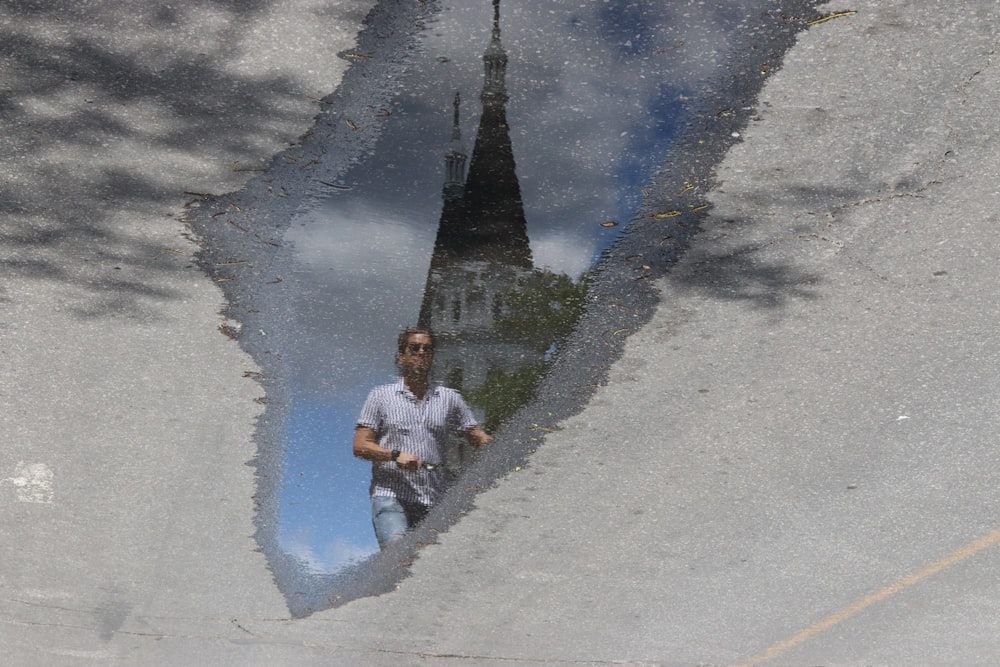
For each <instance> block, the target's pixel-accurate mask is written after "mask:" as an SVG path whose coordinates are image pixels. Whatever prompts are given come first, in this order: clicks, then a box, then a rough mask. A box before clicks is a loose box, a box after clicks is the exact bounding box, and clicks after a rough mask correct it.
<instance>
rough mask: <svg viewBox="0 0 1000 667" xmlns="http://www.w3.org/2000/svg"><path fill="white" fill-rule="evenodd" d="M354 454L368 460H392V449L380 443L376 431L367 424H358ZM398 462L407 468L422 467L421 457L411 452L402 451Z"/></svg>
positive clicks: (397, 459)
mask: <svg viewBox="0 0 1000 667" xmlns="http://www.w3.org/2000/svg"><path fill="white" fill-rule="evenodd" d="M353 449H354V455H355V456H357V457H358V458H359V459H365V460H366V461H391V460H392V450H390V449H386V448H385V447H382V446H381V445H379V444H378V438H377V437H376V436H375V431H374V430H373V429H371V428H369V427H367V426H358V427H357V429H355V431H354V448H353ZM396 464H397V465H398V466H399V467H401V468H406V469H407V470H416V469H417V468H419V467H420V459H419V458H417V457H416V456H414V455H413V454H410V453H409V452H400V453H399V456H398V457H397V458H396Z"/></svg>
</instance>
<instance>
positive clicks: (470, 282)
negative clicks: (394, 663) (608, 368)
mask: <svg viewBox="0 0 1000 667" xmlns="http://www.w3.org/2000/svg"><path fill="white" fill-rule="evenodd" d="M807 4H808V3H796V6H797V7H798V11H799V12H800V14H799V15H801V13H802V12H804V11H805V10H804V9H803V7H804V6H805V5H807ZM714 5H715V3H700V2H677V3H672V4H670V5H669V6H666V7H665V6H664V3H661V2H640V1H631V2H630V1H625V0H607V1H604V2H580V3H567V2H564V1H561V0H560V1H555V0H552V1H548V2H546V1H536V2H532V3H517V4H515V3H511V2H509V0H508V2H506V3H503V4H501V3H500V2H498V1H493V2H491V1H490V0H481V1H478V2H475V3H458V4H449V3H440V4H436V3H431V2H428V3H426V4H422V5H418V3H405V4H403V3H394V2H385V3H382V4H380V6H379V7H378V8H376V10H375V11H374V12H373V14H372V15H371V16H370V18H369V26H368V28H367V29H366V31H365V32H364V33H362V35H361V38H360V42H359V45H358V48H357V49H356V50H352V51H351V52H348V53H345V54H343V56H344V57H345V58H348V59H350V60H352V62H353V63H354V65H353V66H352V68H351V70H350V71H349V72H348V74H347V76H346V77H345V80H344V83H343V84H342V86H341V89H340V90H339V91H338V92H337V93H335V94H334V95H332V96H331V98H329V99H328V100H327V101H326V104H325V106H324V110H323V113H322V114H321V116H320V117H319V120H318V122H317V126H316V128H314V130H313V132H312V133H311V136H309V137H308V138H306V139H305V140H304V141H303V142H302V144H301V145H300V146H294V147H292V148H290V149H289V151H288V152H286V153H285V154H282V155H280V156H278V157H277V158H276V159H275V161H274V162H273V163H272V165H271V166H270V168H269V169H268V171H267V173H265V174H263V175H262V176H261V177H260V178H258V179H255V181H254V182H252V183H251V184H250V185H248V187H247V189H246V190H244V191H243V192H241V193H236V194H234V195H231V196H227V197H219V198H216V199H214V200H211V201H206V202H205V203H204V204H203V205H202V206H201V208H200V209H199V213H198V215H199V216H200V220H199V221H198V222H197V223H196V228H197V229H198V231H199V233H200V234H201V235H202V236H203V238H205V239H206V246H207V247H206V264H208V265H209V266H210V268H211V269H212V271H213V274H214V275H215V276H216V277H217V279H218V280H220V281H221V284H222V285H223V286H224V288H225V289H226V290H227V296H228V297H229V299H230V302H231V304H232V305H231V308H230V314H231V316H232V317H233V318H234V319H237V320H239V321H240V322H241V323H242V330H241V331H240V333H239V338H240V342H241V344H242V345H243V346H244V347H245V348H246V349H248V350H249V351H250V352H251V353H252V354H253V355H254V357H255V359H256V360H257V361H258V363H259V364H260V365H261V367H262V369H263V371H264V377H263V378H261V380H262V383H263V384H264V386H265V387H266V388H267V395H268V401H269V403H268V407H267V411H266V413H265V416H264V418H263V419H262V420H261V423H260V425H259V428H258V440H259V444H260V456H259V458H258V460H257V461H256V465H257V470H258V474H259V479H260V482H259V485H260V492H259V494H258V498H257V501H258V504H259V516H258V528H259V531H258V539H260V541H261V543H262V547H263V548H264V551H265V553H267V555H268V558H269V560H270V562H271V564H272V567H273V568H274V571H275V576H276V579H277V581H278V584H279V587H281V589H282V591H283V592H284V593H285V595H286V597H288V599H289V600H290V606H291V607H292V610H293V613H308V612H310V611H312V610H315V609H316V608H322V607H323V606H329V605H330V604H336V603H337V602H338V601H340V600H344V599H350V598H351V597H355V596H357V595H359V594H364V593H365V592H366V591H367V592H373V591H376V590H384V589H387V588H386V586H387V584H386V581H390V580H392V578H393V577H398V576H399V573H398V569H399V568H398V559H397V562H396V567H395V568H393V567H390V566H388V565H386V563H385V562H384V561H386V557H384V556H379V555H378V547H377V544H376V542H375V539H374V534H373V531H372V526H371V518H370V509H369V500H368V484H369V480H370V473H371V466H370V464H369V463H367V462H365V461H361V460H359V459H356V458H354V457H353V456H352V454H351V441H352V437H353V431H354V421H355V419H356V417H357V416H358V412H359V410H360V408H361V405H362V403H363V402H364V399H365V396H366V395H367V393H368V391H369V390H370V389H371V388H372V387H374V386H375V385H377V384H381V383H384V382H387V381H390V380H391V379H392V377H393V376H394V375H395V338H396V335H397V334H398V333H399V331H400V330H402V329H403V328H405V327H407V326H413V325H423V326H429V327H431V328H432V329H433V330H434V331H435V332H436V333H437V335H438V337H439V339H438V346H437V351H436V354H435V361H434V366H435V378H436V379H437V380H439V381H441V382H443V383H445V384H447V385H449V386H453V387H455V388H458V389H460V390H461V391H462V392H463V394H464V395H465V396H466V398H467V400H468V401H469V402H470V403H471V404H472V405H473V407H474V411H475V412H476V413H477V415H478V417H479V418H480V419H481V420H482V423H483V424H484V425H485V426H486V428H487V430H491V431H493V432H496V433H499V434H500V437H498V438H497V440H496V441H495V442H494V443H492V444H491V446H490V447H491V448H493V449H496V448H504V451H502V452H496V451H491V452H490V453H489V456H487V457H486V458H487V459H489V458H490V457H492V458H491V460H489V461H483V462H477V461H476V457H475V455H473V454H472V453H471V452H468V451H466V450H465V449H464V448H462V447H461V446H460V445H456V446H455V447H454V448H453V449H452V451H451V453H450V460H449V467H450V468H451V473H452V474H453V475H458V474H460V473H461V472H462V471H463V469H465V468H468V467H469V466H470V465H472V466H476V465H479V466H480V469H479V470H478V471H477V473H476V474H477V479H482V478H486V479H485V482H483V483H488V482H489V481H490V479H495V477H496V476H499V475H501V474H502V473H503V471H504V470H505V469H509V467H507V466H510V465H512V462H515V461H516V460H517V458H518V457H523V456H524V455H525V454H526V452H528V451H530V449H531V447H534V446H536V445H535V444H534V443H536V442H537V441H538V440H539V433H540V432H539V430H538V429H541V431H544V429H545V428H546V427H545V426H544V425H543V426H539V422H540V421H541V420H542V419H547V420H548V422H551V423H554V422H555V420H556V419H557V418H559V417H560V416H561V415H565V414H568V413H570V412H572V411H573V410H575V409H578V407H579V405H580V404H581V403H582V401H583V400H585V398H586V396H587V395H588V394H589V391H590V390H591V389H592V387H593V386H594V385H595V384H596V383H598V382H600V381H601V378H602V376H603V369H604V367H605V365H606V364H607V363H608V361H609V360H610V358H611V357H613V355H614V352H615V350H616V349H617V347H618V346H620V344H621V341H622V340H624V334H627V333H628V331H631V330H633V329H634V328H635V327H637V326H638V325H639V324H641V323H642V321H644V318H645V317H646V315H647V314H648V309H649V308H650V307H652V304H653V303H654V300H655V295H653V294H652V291H651V289H650V287H649V286H648V284H649V283H648V281H644V279H645V278H650V277H655V276H656V275H659V274H662V272H663V271H664V270H665V267H666V266H668V265H669V262H670V261H671V258H676V256H677V254H678V253H681V252H683V245H684V244H683V240H684V238H685V237H686V235H689V234H691V233H693V232H694V231H695V230H696V229H697V217H698V215H699V212H700V211H702V210H704V207H705V203H704V200H703V199H702V197H703V196H704V194H705V192H706V191H707V185H708V182H709V179H710V170H711V165H712V164H714V161H715V160H716V159H717V158H718V157H719V156H720V155H721V153H722V151H724V150H725V148H726V147H728V146H729V145H731V144H732V143H733V142H734V141H735V140H736V135H738V129H739V128H741V127H743V126H744V125H745V124H746V123H747V122H748V120H749V118H750V116H751V114H752V109H751V108H750V107H749V106H747V104H748V103H749V102H752V95H753V94H754V93H755V92H756V90H757V89H758V88H759V86H760V83H761V80H762V78H763V77H764V76H766V75H767V73H768V70H770V69H773V68H776V67H777V65H778V62H779V60H780V54H781V53H783V50H784V49H785V48H787V46H788V44H789V43H790V41H791V38H792V35H793V34H794V32H795V30H797V29H799V28H800V27H801V26H800V25H797V24H796V23H795V22H793V21H789V20H787V16H785V17H783V16H782V15H781V14H780V12H779V11H778V10H776V9H775V8H774V7H773V3H771V2H761V1H755V2H750V1H747V2H731V3H726V5H725V7H723V8H720V7H716V6H714ZM787 11H788V12H791V11H793V10H791V9H789V10H787ZM788 15H791V16H794V15H796V14H792V13H789V14H788ZM765 59H766V60H765ZM664 164H667V165H668V166H667V167H664ZM630 223H631V224H630ZM623 230H628V232H627V233H625V234H624V235H623ZM665 238H666V239H671V241H670V243H667V244H666V245H664V243H665V241H664V239H665ZM650 247H660V248H664V247H665V248H666V250H663V251H662V252H658V254H656V256H655V257H653V256H652V255H644V254H643V253H648V251H649V248H650ZM636 258H638V260H637V259H636ZM581 316H583V320H582V322H581V320H580V318H581ZM574 328H577V329H579V330H580V331H582V332H583V333H582V334H578V335H577V336H575V337H574V336H571V335H570V334H571V333H572V332H573V330H574ZM581 336H582V341H583V342H581ZM567 360H569V361H567ZM553 363H554V364H555V365H554V366H553V365H552V364H553ZM560 369H562V370H560ZM539 383H541V384H539ZM539 392H540V393H541V395H544V396H545V397H546V398H545V401H544V406H542V408H541V412H536V413H535V414H532V413H531V410H532V409H534V410H536V411H537V410H539V404H540V403H541V402H542V401H540V400H539V401H533V400H532V399H533V398H535V397H536V395H538V394H539ZM522 407H524V408H526V409H527V410H528V412H520V413H519V412H518V410H519V408H522ZM539 414H540V415H543V417H539V416H538V415H539ZM508 422H510V423H508ZM533 429H534V430H533ZM490 471H492V472H490ZM480 486H482V484H461V483H460V484H459V485H458V487H456V488H459V487H461V488H462V489H464V491H465V492H468V491H469V490H470V489H472V490H473V492H474V490H475V489H478V488H479V487H480ZM457 495H458V496H461V495H463V494H461V493H459V494H457ZM465 495H468V494H467V493H466V494H465ZM449 501H450V502H451V507H450V509H451V510H454V511H450V512H449V513H448V516H449V517H450V516H452V515H454V514H457V513H460V512H461V507H459V505H460V504H461V502H462V501H461V500H454V499H453V498H451V497H449ZM456 503H457V504H458V505H456ZM441 513H442V518H439V520H438V524H435V525H439V526H440V527H441V528H442V529H446V527H447V523H448V521H449V520H450V519H449V518H445V517H444V516H443V515H444V514H445V512H444V510H442V512H441ZM432 516H433V515H432ZM431 521H432V520H431V519H428V522H431ZM417 539H418V538H414V540H417ZM373 572H380V573H381V575H379V576H375V575H373V574H372V573H373ZM380 577H381V578H380Z"/></svg>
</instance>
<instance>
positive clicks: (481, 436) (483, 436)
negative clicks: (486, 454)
mask: <svg viewBox="0 0 1000 667" xmlns="http://www.w3.org/2000/svg"><path fill="white" fill-rule="evenodd" d="M465 439H466V441H467V442H468V443H469V444H470V445H472V446H473V447H479V446H481V445H485V444H486V443H487V442H489V441H490V440H492V439H493V436H491V435H490V434H489V433H487V432H486V431H484V430H483V429H481V428H479V427H478V426H473V427H472V428H470V429H469V430H468V431H466V432H465Z"/></svg>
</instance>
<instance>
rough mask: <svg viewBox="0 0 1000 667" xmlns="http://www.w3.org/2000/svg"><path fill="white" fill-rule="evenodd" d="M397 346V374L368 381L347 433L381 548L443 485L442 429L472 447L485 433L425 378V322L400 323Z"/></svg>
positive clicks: (429, 359)
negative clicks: (365, 468) (364, 467)
mask: <svg viewBox="0 0 1000 667" xmlns="http://www.w3.org/2000/svg"><path fill="white" fill-rule="evenodd" d="M398 347H399V350H398V355H397V357H396V360H397V363H398V365H399V369H400V372H401V377H400V378H399V379H398V380H397V381H395V382H393V383H390V384H385V385H381V386H379V387H376V388H375V389H372V391H371V393H369V394H368V399H367V400H366V401H365V404H364V407H363V408H362V409H361V414H360V416H359V417H358V420H357V426H356V430H355V433H354V455H355V456H357V457H359V458H363V459H367V460H369V461H371V462H372V481H371V487H370V489H369V493H370V495H371V507H372V525H373V526H374V528H375V537H376V539H378V543H379V546H380V547H382V548H384V547H385V545H386V544H388V543H389V542H392V541H394V540H398V539H399V538H400V537H402V536H403V535H404V534H405V533H406V531H407V530H408V529H410V528H413V527H414V526H415V525H416V524H417V523H419V522H420V521H421V520H422V519H423V518H424V517H425V516H426V515H427V512H428V510H429V509H430V507H431V506H432V505H433V504H434V503H435V502H436V501H437V500H438V498H439V497H440V495H441V494H442V493H443V492H444V487H445V468H444V466H445V464H446V463H447V461H446V456H447V448H446V443H447V440H448V437H449V435H451V434H452V433H460V434H462V435H464V436H465V439H466V440H467V441H468V442H469V444H471V445H473V446H475V447H479V446H480V445H483V444H485V443H487V442H489V441H490V439H491V438H490V436H489V435H488V434H487V433H486V432H485V431H483V430H482V429H481V428H479V424H478V422H477V421H476V418H475V416H474V415H473V414H472V410H470V409H469V406H468V405H467V404H466V403H465V401H464V400H463V399H462V396H461V394H459V393H458V392H457V391H455V390H454V389H449V388H447V387H442V386H440V385H436V384H431V382H430V371H431V364H432V363H433V361H434V338H433V335H432V334H431V332H430V331H429V330H426V329H407V330H405V331H403V332H402V333H401V334H400V335H399V339H398Z"/></svg>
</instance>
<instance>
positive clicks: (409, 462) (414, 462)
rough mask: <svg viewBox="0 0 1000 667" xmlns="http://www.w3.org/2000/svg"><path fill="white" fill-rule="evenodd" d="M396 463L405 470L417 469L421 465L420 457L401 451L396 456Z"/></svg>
mask: <svg viewBox="0 0 1000 667" xmlns="http://www.w3.org/2000/svg"><path fill="white" fill-rule="evenodd" d="M396 465H398V466H399V467H400V468H403V469H404V470H416V469H417V468H419V467H420V457H418V456H415V455H413V454H410V453H409V452H400V453H399V456H397V457H396Z"/></svg>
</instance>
